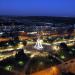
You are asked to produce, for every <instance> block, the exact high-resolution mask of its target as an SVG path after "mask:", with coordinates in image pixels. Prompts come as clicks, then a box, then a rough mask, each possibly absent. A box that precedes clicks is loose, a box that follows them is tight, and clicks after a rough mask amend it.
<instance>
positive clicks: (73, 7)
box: [0, 0, 75, 17]
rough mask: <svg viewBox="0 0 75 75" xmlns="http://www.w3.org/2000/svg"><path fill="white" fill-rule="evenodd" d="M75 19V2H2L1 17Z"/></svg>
mask: <svg viewBox="0 0 75 75" xmlns="http://www.w3.org/2000/svg"><path fill="white" fill-rule="evenodd" d="M1 15H8V16H58V17H75V0H0V16H1Z"/></svg>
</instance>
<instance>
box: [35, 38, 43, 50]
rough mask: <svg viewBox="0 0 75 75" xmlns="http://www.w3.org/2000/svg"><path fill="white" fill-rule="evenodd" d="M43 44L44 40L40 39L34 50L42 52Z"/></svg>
mask: <svg viewBox="0 0 75 75" xmlns="http://www.w3.org/2000/svg"><path fill="white" fill-rule="evenodd" d="M42 42H43V40H41V39H40V38H38V39H37V42H36V44H35V46H34V48H35V49H37V50H42V49H43V46H42Z"/></svg>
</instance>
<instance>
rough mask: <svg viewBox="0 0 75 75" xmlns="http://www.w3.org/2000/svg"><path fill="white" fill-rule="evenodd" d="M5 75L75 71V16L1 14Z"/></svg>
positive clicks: (51, 74) (0, 59) (62, 74)
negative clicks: (11, 15) (13, 15)
mask: <svg viewBox="0 0 75 75" xmlns="http://www.w3.org/2000/svg"><path fill="white" fill-rule="evenodd" d="M0 69H1V70H0V73H1V75H74V74H75V18H65V17H45V16H43V17H40V16H39V17H37V16H36V17H32V16H31V17H19V16H17V17H9V16H1V17H0Z"/></svg>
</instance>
